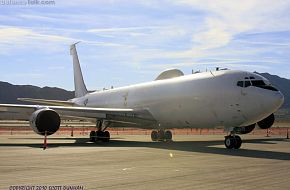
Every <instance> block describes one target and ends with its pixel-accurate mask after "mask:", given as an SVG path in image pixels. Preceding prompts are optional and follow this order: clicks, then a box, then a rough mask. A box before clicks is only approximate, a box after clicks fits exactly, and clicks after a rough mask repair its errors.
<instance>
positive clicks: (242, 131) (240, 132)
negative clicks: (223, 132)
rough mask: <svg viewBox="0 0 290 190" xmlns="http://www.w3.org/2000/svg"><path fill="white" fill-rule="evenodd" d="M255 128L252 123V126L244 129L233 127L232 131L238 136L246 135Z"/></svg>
mask: <svg viewBox="0 0 290 190" xmlns="http://www.w3.org/2000/svg"><path fill="white" fill-rule="evenodd" d="M255 126H256V124H255V123H254V124H252V125H249V126H245V127H235V128H234V131H235V133H236V134H240V135H243V134H248V133H250V132H252V131H253V130H254V129H255Z"/></svg>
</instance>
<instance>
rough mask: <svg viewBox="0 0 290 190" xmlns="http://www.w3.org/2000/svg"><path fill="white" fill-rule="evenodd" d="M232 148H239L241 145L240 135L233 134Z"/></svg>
mask: <svg viewBox="0 0 290 190" xmlns="http://www.w3.org/2000/svg"><path fill="white" fill-rule="evenodd" d="M234 141H235V143H234V149H239V148H240V147H241V146H242V139H241V137H240V136H237V135H236V136H234Z"/></svg>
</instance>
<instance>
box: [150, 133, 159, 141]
mask: <svg viewBox="0 0 290 190" xmlns="http://www.w3.org/2000/svg"><path fill="white" fill-rule="evenodd" d="M151 139H152V141H157V140H158V133H157V131H152V132H151Z"/></svg>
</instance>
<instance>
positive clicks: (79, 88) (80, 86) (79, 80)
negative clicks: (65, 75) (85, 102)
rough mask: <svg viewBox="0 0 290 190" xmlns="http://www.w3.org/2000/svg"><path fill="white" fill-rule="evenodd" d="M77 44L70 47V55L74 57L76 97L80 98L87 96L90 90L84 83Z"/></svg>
mask: <svg viewBox="0 0 290 190" xmlns="http://www.w3.org/2000/svg"><path fill="white" fill-rule="evenodd" d="M77 43H79V42H77ZM77 43H75V44H72V45H71V46H70V54H71V56H72V57H73V67H74V83H75V97H76V98H79V97H82V96H85V95H86V94H87V93H88V90H87V87H86V85H85V82H84V78H83V74H82V70H81V66H80V61H79V58H78V54H77V50H76V44H77Z"/></svg>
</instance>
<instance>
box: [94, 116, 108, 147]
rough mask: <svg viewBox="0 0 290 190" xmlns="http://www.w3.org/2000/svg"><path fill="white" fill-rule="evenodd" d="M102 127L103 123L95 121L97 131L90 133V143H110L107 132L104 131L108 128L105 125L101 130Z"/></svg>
mask: <svg viewBox="0 0 290 190" xmlns="http://www.w3.org/2000/svg"><path fill="white" fill-rule="evenodd" d="M102 126H103V121H97V124H96V127H97V128H98V130H97V131H91V132H90V141H91V142H97V141H102V142H109V141H110V133H109V131H106V129H107V127H108V126H107V125H105V127H104V128H102Z"/></svg>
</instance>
